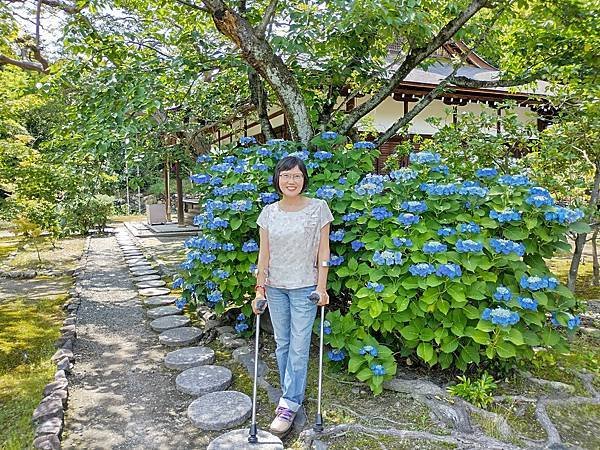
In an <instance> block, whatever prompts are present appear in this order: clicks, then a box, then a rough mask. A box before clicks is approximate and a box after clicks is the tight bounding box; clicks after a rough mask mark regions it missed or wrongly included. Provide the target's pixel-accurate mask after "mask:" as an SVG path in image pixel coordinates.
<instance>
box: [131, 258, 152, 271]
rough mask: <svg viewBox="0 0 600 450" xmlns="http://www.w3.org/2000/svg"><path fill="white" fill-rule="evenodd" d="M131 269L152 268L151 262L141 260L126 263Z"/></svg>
mask: <svg viewBox="0 0 600 450" xmlns="http://www.w3.org/2000/svg"><path fill="white" fill-rule="evenodd" d="M125 262H126V263H127V265H128V266H129V268H130V269H134V268H136V267H139V266H151V264H150V261H148V260H147V259H146V258H139V259H134V260H129V261H125Z"/></svg>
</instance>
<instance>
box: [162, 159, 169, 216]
mask: <svg viewBox="0 0 600 450" xmlns="http://www.w3.org/2000/svg"><path fill="white" fill-rule="evenodd" d="M169 172H170V170H169V158H167V159H166V160H165V166H164V168H163V177H164V181H165V215H166V216H167V222H170V221H171V187H170V186H169V181H170V180H169V178H170V177H169V175H170V173H169Z"/></svg>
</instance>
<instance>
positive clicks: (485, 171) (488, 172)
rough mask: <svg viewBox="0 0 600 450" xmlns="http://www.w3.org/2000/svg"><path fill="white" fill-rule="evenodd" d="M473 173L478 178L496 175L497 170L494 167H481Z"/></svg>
mask: <svg viewBox="0 0 600 450" xmlns="http://www.w3.org/2000/svg"><path fill="white" fill-rule="evenodd" d="M475 175H476V176H477V177H479V178H494V177H495V176H497V175H498V170H497V169H495V168H494V167H483V168H481V169H477V170H476V171H475Z"/></svg>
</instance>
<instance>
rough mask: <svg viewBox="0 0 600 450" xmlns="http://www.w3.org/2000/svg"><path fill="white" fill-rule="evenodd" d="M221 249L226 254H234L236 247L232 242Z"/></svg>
mask: <svg viewBox="0 0 600 450" xmlns="http://www.w3.org/2000/svg"><path fill="white" fill-rule="evenodd" d="M221 248H222V249H223V250H224V251H226V252H232V251H234V250H235V245H233V244H232V243H231V242H227V243H225V244H223V246H222V247H221Z"/></svg>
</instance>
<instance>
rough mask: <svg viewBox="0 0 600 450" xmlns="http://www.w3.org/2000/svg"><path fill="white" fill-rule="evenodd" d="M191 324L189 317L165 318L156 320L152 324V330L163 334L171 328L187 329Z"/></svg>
mask: <svg viewBox="0 0 600 450" xmlns="http://www.w3.org/2000/svg"><path fill="white" fill-rule="evenodd" d="M190 322H191V320H190V318H189V317H188V316H165V317H159V318H158V319H154V320H153V321H152V322H150V328H152V329H153V330H154V331H158V332H159V333H162V332H163V331H167V330H170V329H171V328H179V327H185V326H186V325H189V324H190Z"/></svg>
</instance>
